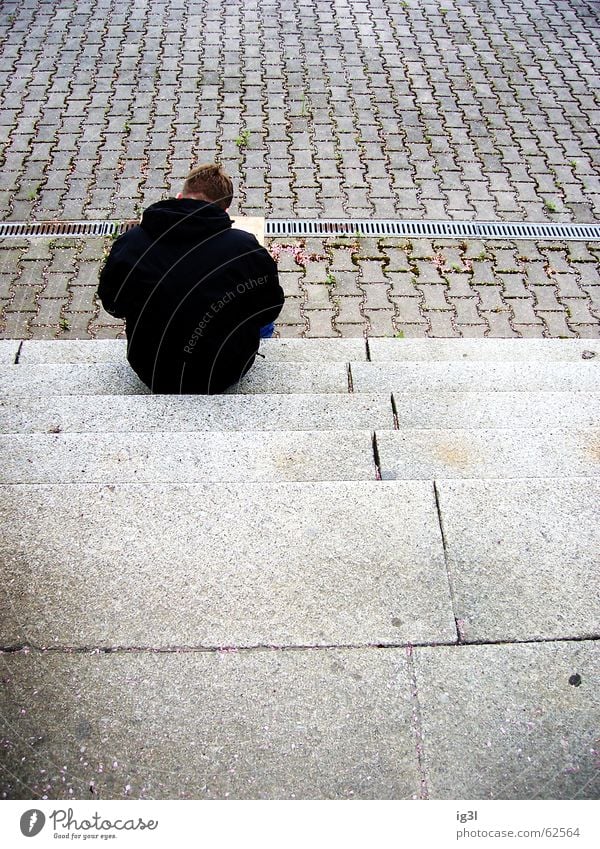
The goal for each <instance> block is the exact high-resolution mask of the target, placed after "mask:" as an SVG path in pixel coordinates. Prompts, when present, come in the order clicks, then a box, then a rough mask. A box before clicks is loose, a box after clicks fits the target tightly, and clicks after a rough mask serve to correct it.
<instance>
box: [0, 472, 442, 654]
mask: <svg viewBox="0 0 600 849" xmlns="http://www.w3.org/2000/svg"><path fill="white" fill-rule="evenodd" d="M67 491H68V498H67V497H65V496H66V492H67ZM1 495H2V497H1V499H0V510H1V513H0V516H1V518H2V524H3V526H4V527H5V528H6V531H5V533H4V535H3V537H2V540H1V541H0V555H1V557H2V559H3V562H4V564H5V565H4V582H3V599H2V609H1V615H0V622H1V623H2V624H1V625H0V645H5V646H6V645H9V644H12V645H14V644H19V643H22V642H31V643H33V644H34V645H37V646H41V645H48V646H52V645H58V646H93V645H97V646H119V645H123V646H138V647H143V646H150V647H171V646H185V645H193V646H223V645H225V646H232V645H233V646H243V645H250V646H253V645H304V646H307V645H313V644H316V645H336V644H337V645H342V646H343V645H354V644H380V643H382V644H388V645H389V644H399V643H403V642H406V641H411V642H433V641H435V642H451V641H453V640H454V638H455V636H456V631H455V626H454V620H453V617H452V610H451V606H450V596H449V589H448V580H447V575H446V567H445V563H444V556H443V549H442V540H441V535H440V528H439V524H438V519H437V513H436V507H435V501H434V496H433V489H432V486H431V483H429V482H419V481H414V482H412V481H404V482H401V483H399V482H380V481H373V482H369V481H361V482H354V483H346V482H335V483H277V484H273V483H271V484H269V483H260V484H257V483H240V484H233V483H232V484H204V485H203V484H185V485H164V484H163V485H148V484H143V485H118V484H105V485H91V484H90V485H71V486H69V487H68V490H66V489H65V487H64V486H60V485H37V486H27V485H20V486H6V487H2V492H1ZM99 611H101V615H99Z"/></svg>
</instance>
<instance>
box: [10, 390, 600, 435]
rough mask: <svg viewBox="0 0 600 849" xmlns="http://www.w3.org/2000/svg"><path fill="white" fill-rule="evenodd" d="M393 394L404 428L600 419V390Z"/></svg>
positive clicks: (588, 423) (576, 423) (578, 423)
mask: <svg viewBox="0 0 600 849" xmlns="http://www.w3.org/2000/svg"><path fill="white" fill-rule="evenodd" d="M355 397H358V398H361V397H363V396H362V395H360V394H358V395H355ZM384 397H385V396H384ZM393 398H394V406H395V409H396V414H397V423H398V428H399V429H400V430H404V429H405V428H430V427H431V428H452V429H454V428H506V427H512V428H517V427H519V428H520V427H541V426H545V427H550V428H556V427H594V426H596V425H598V422H600V392H539V391H536V392H533V391H532V392H483V391H482V392H475V391H474V392H435V393H434V392H414V393H413V392H394V394H393ZM0 404H1V402H0ZM0 410H1V406H0ZM380 429H381V430H383V428H380Z"/></svg>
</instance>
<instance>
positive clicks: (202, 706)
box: [0, 648, 587, 846]
mask: <svg viewBox="0 0 600 849" xmlns="http://www.w3.org/2000/svg"><path fill="white" fill-rule="evenodd" d="M409 663H410V661H409V660H408V658H407V657H406V652H405V650H404V649H403V648H402V649H393V648H392V649H388V650H386V651H381V650H379V649H373V648H371V649H365V648H363V649H353V648H350V649H343V648H342V649H333V648H332V649H318V650H317V649H307V650H305V651H273V650H268V649H267V650H264V651H251V652H248V651H240V652H235V651H209V652H205V651H203V652H177V653H165V652H161V653H152V652H128V653H125V654H124V653H110V654H104V653H90V652H84V653H80V654H69V653H62V652H46V653H42V652H36V651H32V652H31V653H29V654H28V655H22V654H10V655H5V656H4V657H3V677H5V678H8V679H9V680H10V682H11V686H10V687H6V686H4V687H1V688H0V713H1V715H2V717H3V718H4V719H5V721H6V723H7V726H8V727H7V728H6V730H3V740H4V745H5V747H6V748H7V749H8V748H9V747H10V748H9V751H10V755H11V761H10V763H11V770H10V773H9V772H8V771H4V770H2V771H0V791H2V790H4V792H5V793H6V794H7V795H8V798H10V799H19V798H27V799H30V798H31V796H32V795H33V796H34V797H35V798H38V797H40V798H41V797H43V796H44V795H47V793H49V794H50V798H51V799H68V800H71V799H73V798H75V799H88V798H90V796H91V795H92V794H90V786H92V787H93V790H94V793H93V798H94V800H95V801H96V800H97V799H140V798H142V799H144V798H145V799H226V798H230V799H353V798H357V799H410V798H413V797H414V798H418V797H419V792H420V770H419V762H418V758H417V753H416V750H415V729H414V719H413V711H414V709H415V707H414V698H413V696H412V688H411V675H410V666H409ZM578 668H580V667H578ZM582 672H583V673H584V674H586V672H587V666H586V667H585V668H583V669H582ZM551 680H555V679H554V678H552V679H551ZM13 693H18V696H17V697H15V698H11V696H12V694H13ZM22 705H26V712H24V713H23V714H21V713H19V710H20V709H21V706H22ZM564 713H565V717H564V718H565V719H568V717H569V716H572V712H571V713H568V714H567V713H566V711H564ZM560 718H561V719H562V718H563V717H562V714H561V715H560ZM40 729H43V733H40ZM30 739H33V740H34V741H35V753H32V748H31V743H30V742H29V740H30ZM108 752H110V753H114V754H113V755H112V756H108V757H107V754H108ZM115 762H116V763H115ZM100 764H102V765H103V768H102V769H99V765H100ZM40 769H41V770H42V771H41V772H40ZM21 782H23V784H24V787H23V786H22V785H21ZM48 785H50V790H49V791H47V790H46V788H47V786H48ZM159 819H160V817H159ZM17 828H18V825H17ZM184 842H185V841H184ZM292 843H293V841H292ZM250 844H253V845H257V844H256V843H255V842H254V841H253V840H251V841H250ZM5 845H8V844H5ZM13 845H14V844H13ZM178 845H183V844H178ZM186 845H189V844H186ZM221 845H222V846H227V845H231V844H230V842H229V841H228V840H227V839H225V840H224V841H222V842H221Z"/></svg>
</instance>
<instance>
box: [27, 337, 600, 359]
mask: <svg viewBox="0 0 600 849" xmlns="http://www.w3.org/2000/svg"><path fill="white" fill-rule="evenodd" d="M27 344H31V343H27V342H26V343H25V345H27ZM24 347H25V346H24ZM587 350H589V351H593V352H594V353H595V354H596V357H597V358H598V360H599V361H600V344H598V343H595V342H589V341H586V340H583V339H581V340H579V339H574V340H565V339H539V340H537V339H534V340H523V339H486V340H485V341H483V342H481V341H478V340H471V339H427V340H422V341H420V340H413V339H410V340H409V339H370V340H369V351H370V356H371V360H372V361H373V362H376V361H380V360H385V361H391V360H399V361H402V360H407V361H411V360H426V361H427V360H428V361H437V360H463V359H465V360H485V361H489V360H498V361H499V362H527V361H538V360H541V361H545V362H547V361H549V360H552V361H575V360H580V359H581V355H582V353H583V352H584V351H587Z"/></svg>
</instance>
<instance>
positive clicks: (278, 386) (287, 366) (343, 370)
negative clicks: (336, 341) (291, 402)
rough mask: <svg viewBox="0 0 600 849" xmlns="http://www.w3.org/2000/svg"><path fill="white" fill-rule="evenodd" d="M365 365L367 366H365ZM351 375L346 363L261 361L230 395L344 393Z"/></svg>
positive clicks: (255, 362) (257, 360)
mask: <svg viewBox="0 0 600 849" xmlns="http://www.w3.org/2000/svg"><path fill="white" fill-rule="evenodd" d="M364 365H366V363H364ZM347 390H348V371H347V366H346V364H345V363H342V362H338V363H335V362H334V363H331V362H320V363H310V362H307V363H302V364H301V365H300V364H298V363H297V362H279V363H278V362H267V361H266V360H261V359H259V358H258V357H257V358H256V360H255V361H254V365H253V366H252V368H251V369H250V371H249V372H248V373H247V374H245V375H244V377H243V378H242V379H241V380H240V382H239V383H236V384H235V385H234V386H231V387H230V388H229V389H228V390H227V394H229V395H237V394H244V395H246V394H255V393H259V392H260V393H262V392H269V393H271V392H281V393H286V392H294V393H295V392H345V391H347Z"/></svg>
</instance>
